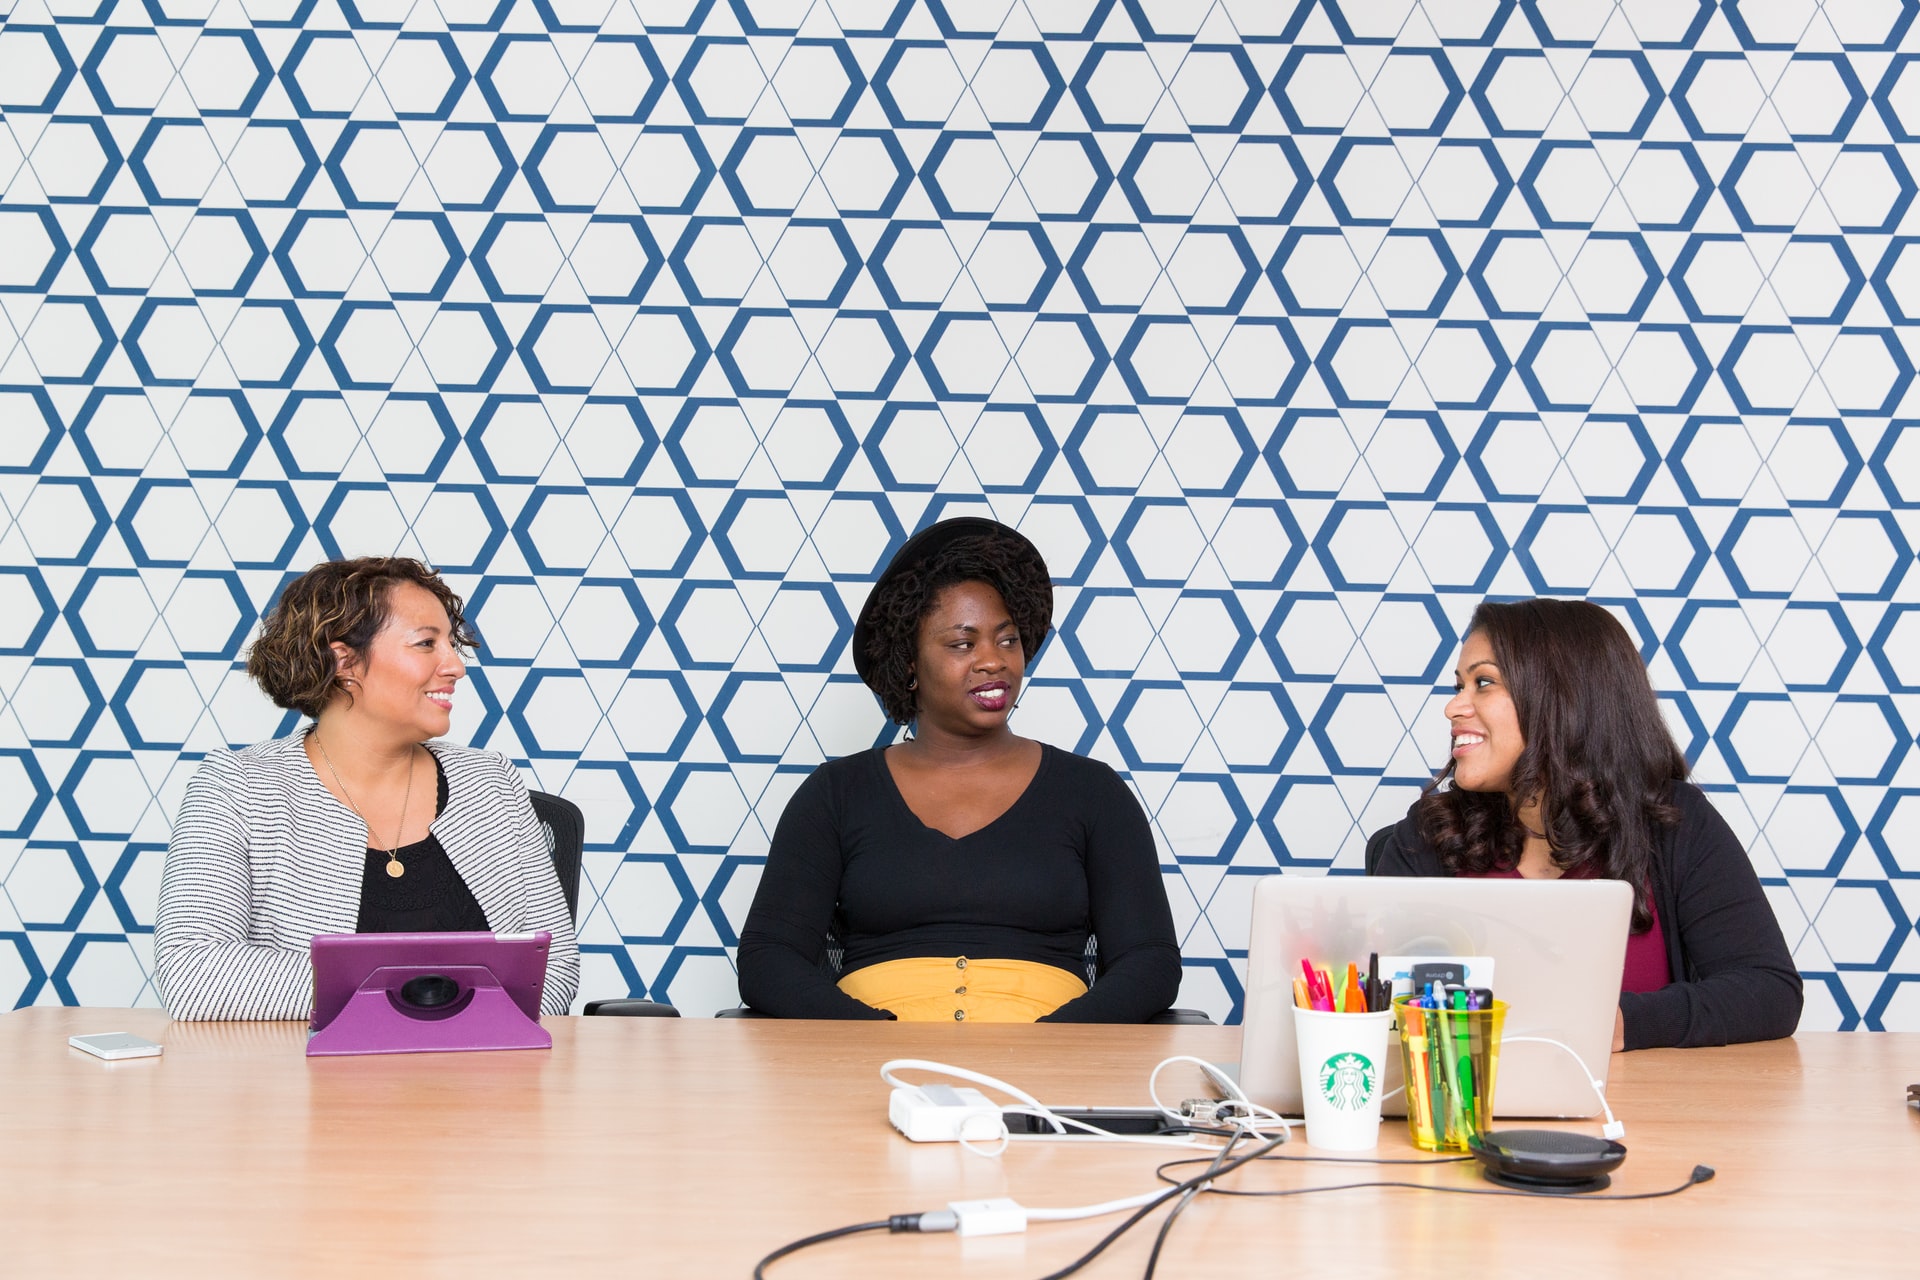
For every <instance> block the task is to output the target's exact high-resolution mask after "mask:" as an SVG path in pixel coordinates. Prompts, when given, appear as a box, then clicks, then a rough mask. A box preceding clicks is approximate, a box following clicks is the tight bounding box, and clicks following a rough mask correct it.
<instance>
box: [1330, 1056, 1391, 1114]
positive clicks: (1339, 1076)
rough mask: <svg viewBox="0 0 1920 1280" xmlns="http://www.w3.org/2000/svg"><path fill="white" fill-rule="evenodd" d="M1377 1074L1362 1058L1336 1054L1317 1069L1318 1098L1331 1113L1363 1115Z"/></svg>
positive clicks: (1376, 1080)
mask: <svg viewBox="0 0 1920 1280" xmlns="http://www.w3.org/2000/svg"><path fill="white" fill-rule="evenodd" d="M1378 1083H1379V1073H1378V1072H1377V1071H1376V1070H1375V1069H1374V1065H1373V1063H1371V1062H1369V1061H1367V1059H1366V1057H1365V1055H1363V1054H1358V1053H1336V1054H1334V1055H1333V1056H1332V1057H1331V1058H1328V1059H1327V1060H1326V1062H1325V1063H1323V1064H1322V1065H1321V1067H1320V1096H1321V1097H1323V1098H1325V1099H1326V1100H1327V1105H1328V1106H1331V1107H1332V1108H1333V1109H1334V1110H1335V1111H1364V1110H1365V1109H1366V1106H1367V1103H1368V1102H1369V1101H1371V1100H1372V1098H1373V1090H1374V1086H1375V1085H1376V1084H1378Z"/></svg>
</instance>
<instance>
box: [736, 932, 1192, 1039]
mask: <svg viewBox="0 0 1920 1280" xmlns="http://www.w3.org/2000/svg"><path fill="white" fill-rule="evenodd" d="M1099 952H1100V940H1099V939H1098V938H1096V937H1094V936H1093V935H1091V934H1089V935H1087V949H1086V951H1085V952H1084V953H1082V955H1081V957H1080V959H1081V961H1082V963H1084V964H1085V965H1086V968H1087V985H1088V986H1089V987H1091V986H1092V985H1093V980H1094V979H1095V978H1096V977H1098V976H1099V969H1100V964H1099V959H1098V957H1099ZM844 956H845V950H844V949H843V948H842V947H841V945H840V938H839V930H838V929H837V928H835V929H832V930H830V931H829V932H828V934H827V949H826V950H825V951H824V952H822V953H821V955H820V968H821V970H822V971H823V972H825V973H826V975H827V976H828V977H829V978H831V979H833V981H835V982H838V981H839V980H840V965H841V961H842V959H843V957H844ZM713 1016H714V1017H716V1018H766V1017H771V1016H772V1015H771V1014H765V1013H761V1012H760V1011H759V1010H758V1009H752V1008H749V1007H747V1006H746V1005H744V1004H743V1005H740V1006H738V1007H737V1008H733V1009H722V1010H720V1012H718V1013H716V1014H714V1015H713ZM1147 1023H1148V1024H1149V1025H1158V1026H1192V1027H1210V1026H1212V1025H1213V1019H1212V1018H1209V1017H1208V1016H1207V1015H1206V1013H1205V1012H1203V1011H1202V1010H1199V1009H1162V1010H1161V1011H1160V1012H1159V1013H1156V1014H1154V1015H1153V1016H1152V1017H1151V1018H1148V1019H1147Z"/></svg>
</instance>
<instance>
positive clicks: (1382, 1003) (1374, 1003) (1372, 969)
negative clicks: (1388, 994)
mask: <svg viewBox="0 0 1920 1280" xmlns="http://www.w3.org/2000/svg"><path fill="white" fill-rule="evenodd" d="M1392 1007H1393V1005H1392V1003H1391V1002H1390V1001H1388V1000H1386V999H1385V998H1384V997H1383V996H1382V995H1381V992H1380V953H1379V952H1378V951H1369V952H1367V1010H1368V1012H1370V1013H1378V1012H1379V1011H1380V1010H1382V1009H1391V1008H1392Z"/></svg>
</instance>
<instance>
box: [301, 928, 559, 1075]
mask: <svg viewBox="0 0 1920 1280" xmlns="http://www.w3.org/2000/svg"><path fill="white" fill-rule="evenodd" d="M552 942H553V935H552V934H551V933H548V932H547V931H545V930H544V929H543V930H541V931H540V932H538V933H503V934H494V933H334V934H321V935H319V936H318V937H316V938H314V940H313V944H312V950H313V1024H312V1033H311V1034H310V1035H309V1036H308V1038H307V1056H308V1057H310V1058H312V1057H323V1056H328V1055H334V1054H358V1053H447V1052H454V1051H459V1050H467V1049H551V1048H552V1047H553V1036H552V1034H551V1033H549V1032H548V1031H547V1030H546V1029H545V1028H544V1027H542V1026H541V1025H540V991H541V988H542V987H543V986H545V984H546V977H547V949H548V947H549V946H550V945H552Z"/></svg>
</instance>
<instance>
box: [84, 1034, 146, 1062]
mask: <svg viewBox="0 0 1920 1280" xmlns="http://www.w3.org/2000/svg"><path fill="white" fill-rule="evenodd" d="M67 1043H68V1044H70V1045H72V1046H73V1047H74V1048H76V1049H78V1050H80V1051H81V1052H83V1053H90V1054H92V1055H93V1056H94V1057H96V1058H105V1059H107V1060H108V1061H109V1062H117V1061H119V1060H120V1059H122V1058H157V1057H159V1056H160V1046H159V1045H157V1044H155V1043H154V1042H153V1041H151V1040H142V1039H141V1038H140V1037H139V1036H136V1035H129V1034H127V1033H126V1032H125V1031H107V1032H102V1033H101V1034H99V1035H94V1036H68V1037H67Z"/></svg>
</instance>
